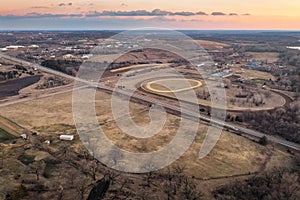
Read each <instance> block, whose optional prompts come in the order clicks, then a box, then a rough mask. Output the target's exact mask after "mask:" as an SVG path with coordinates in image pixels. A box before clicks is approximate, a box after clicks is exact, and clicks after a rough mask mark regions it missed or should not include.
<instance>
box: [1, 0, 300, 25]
mask: <svg viewBox="0 0 300 200" xmlns="http://www.w3.org/2000/svg"><path fill="white" fill-rule="evenodd" d="M299 22H300V1H299V0H289V1H287V0H273V1H271V0H251V1H250V0H181V1H180V0H68V1H66V0H9V1H7V0H0V30H99V29H106V30H108V29H115V30H121V29H122V30H123V29H137V28H147V27H157V28H168V29H177V30H178V29H185V30H188V29H193V30H300V23H299Z"/></svg>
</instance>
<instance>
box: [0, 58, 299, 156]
mask: <svg viewBox="0 0 300 200" xmlns="http://www.w3.org/2000/svg"><path fill="white" fill-rule="evenodd" d="M1 57H2V58H5V59H8V60H11V61H15V62H17V63H20V64H23V65H26V66H29V67H33V68H37V69H39V70H41V71H44V72H47V73H51V74H55V75H57V76H60V77H63V78H67V79H71V80H74V81H78V82H81V83H85V84H87V86H90V87H96V88H99V89H102V90H106V91H109V92H115V93H118V94H121V95H125V96H128V97H131V98H135V99H137V100H140V101H144V102H147V103H150V104H157V105H160V106H163V107H164V108H165V109H167V110H170V111H173V112H177V113H181V114H182V115H185V116H187V117H190V118H195V119H200V120H202V121H205V122H209V123H211V124H213V125H217V126H221V127H225V128H227V129H230V130H232V131H235V132H237V133H240V134H247V135H250V136H254V137H257V138H262V137H263V136H266V137H267V138H268V140H269V141H271V142H273V143H276V144H279V145H282V146H284V147H287V148H290V149H293V150H296V151H300V145H299V144H296V143H293V142H289V141H287V140H284V139H281V138H276V137H273V136H270V135H266V134H264V133H261V132H258V131H254V130H251V129H247V128H244V127H242V126H237V125H232V124H229V123H226V122H223V121H218V120H215V119H211V118H209V117H207V116H204V115H201V114H200V113H198V112H194V111H191V110H188V109H184V108H180V107H178V106H174V105H170V104H167V103H165V102H162V101H160V100H158V99H154V98H151V97H148V96H143V95H139V94H132V93H131V92H130V91H126V90H122V89H118V88H112V87H109V86H106V85H104V84H101V83H93V82H90V81H87V80H83V79H80V78H78V77H73V76H70V75H67V74H64V73H62V72H58V71H56V70H52V69H49V68H46V67H43V66H41V65H38V64H36V63H30V62H28V61H25V60H21V59H18V58H15V57H11V56H8V55H5V54H2V53H0V58H1ZM87 86H84V87H87ZM57 94H59V93H57ZM20 102H21V101H20ZM6 105H9V103H6ZM1 106H2V105H1V104H0V107H1ZM4 106H5V105H4Z"/></svg>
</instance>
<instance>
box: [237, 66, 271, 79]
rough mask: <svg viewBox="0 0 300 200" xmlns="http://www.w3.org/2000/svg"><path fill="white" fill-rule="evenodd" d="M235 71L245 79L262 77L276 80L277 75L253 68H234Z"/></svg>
mask: <svg viewBox="0 0 300 200" xmlns="http://www.w3.org/2000/svg"><path fill="white" fill-rule="evenodd" d="M233 71H234V73H235V74H237V75H238V76H241V78H245V79H262V80H266V81H268V80H272V81H274V80H275V77H274V76H273V75H272V74H270V73H268V72H262V71H258V70H251V69H243V70H241V69H240V68H236V69H233Z"/></svg>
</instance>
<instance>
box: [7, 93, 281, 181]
mask: <svg viewBox="0 0 300 200" xmlns="http://www.w3.org/2000/svg"><path fill="white" fill-rule="evenodd" d="M96 101H97V103H96V110H97V115H98V120H99V122H101V123H102V124H104V125H103V127H102V128H103V129H104V130H106V133H107V136H108V137H109V138H110V139H111V140H112V141H114V143H116V144H117V145H119V146H120V147H122V148H124V149H126V150H129V151H146V152H147V151H153V150H156V149H157V148H160V147H162V146H164V145H165V144H167V143H168V142H169V141H170V140H171V139H172V137H173V136H174V134H175V131H176V130H177V128H178V120H180V119H179V118H178V117H177V116H174V115H168V118H167V122H166V125H165V128H164V129H163V130H162V131H161V132H160V133H159V134H158V135H156V136H155V137H153V138H151V139H140V140H137V139H135V138H132V137H131V136H128V135H126V134H125V133H123V132H122V131H121V130H120V129H119V128H118V127H117V125H116V124H115V122H114V120H113V118H112V115H111V113H110V95H109V94H106V93H103V92H98V93H97V95H96ZM130 108H131V115H132V118H133V120H134V121H135V122H136V123H137V124H141V125H143V124H145V123H147V121H149V116H148V109H149V108H148V106H144V105H141V104H136V103H131V104H130ZM2 111H3V113H4V116H5V117H7V118H9V119H11V120H13V121H15V122H16V123H18V124H20V125H22V126H24V127H26V128H28V129H31V130H32V131H38V132H40V133H41V134H42V135H45V136H46V135H48V134H55V133H56V134H58V133H61V132H66V133H68V127H69V126H73V125H74V122H73V118H72V103H71V94H62V95H56V96H53V97H49V98H45V99H38V100H34V101H31V102H27V103H21V104H16V105H13V106H8V107H5V108H2ZM12 111H13V112H12ZM206 130H207V125H204V124H200V126H199V131H198V135H197V137H196V140H195V142H194V144H193V146H192V148H191V149H190V150H189V151H187V152H186V155H185V156H183V157H182V158H180V160H179V161H178V162H180V163H184V164H186V165H187V166H188V169H189V171H188V173H189V174H191V175H194V176H196V177H199V178H201V177H202V178H203V177H215V176H226V175H233V174H239V173H248V172H249V171H256V170H259V169H260V167H261V166H262V165H263V163H264V160H265V159H266V157H267V154H266V152H267V151H268V149H267V148H266V147H263V146H261V145H259V144H256V143H253V142H251V141H249V140H248V139H245V138H243V137H240V136H237V135H233V134H231V133H228V132H226V131H223V134H222V137H221V139H220V140H219V142H218V144H217V146H216V147H215V149H214V150H213V152H211V153H210V154H209V156H208V157H206V158H204V159H198V158H197V153H198V151H199V149H200V147H201V143H202V142H203V139H204V136H205V132H206ZM72 131H74V130H72ZM275 153H277V152H276V151H275Z"/></svg>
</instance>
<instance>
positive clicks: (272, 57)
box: [246, 52, 279, 63]
mask: <svg viewBox="0 0 300 200" xmlns="http://www.w3.org/2000/svg"><path fill="white" fill-rule="evenodd" d="M246 55H247V56H248V55H249V56H252V58H253V59H255V60H258V61H268V62H271V63H273V62H277V61H278V56H279V53H274V52H246Z"/></svg>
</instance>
